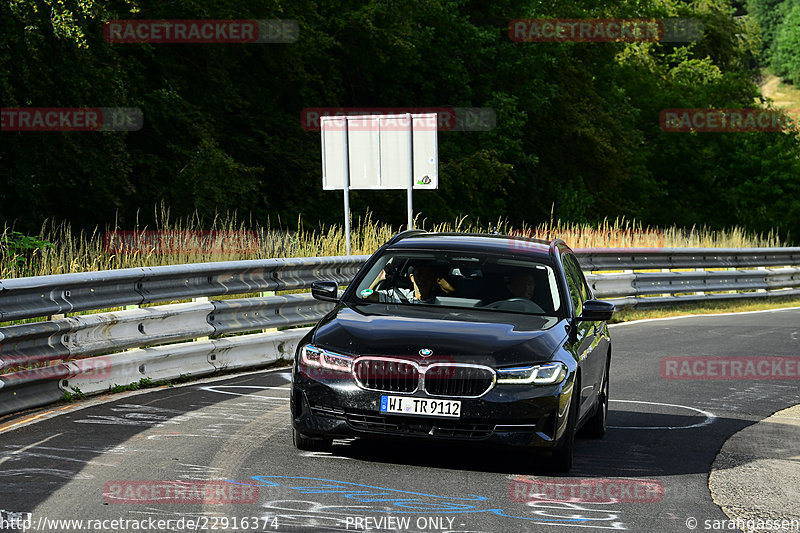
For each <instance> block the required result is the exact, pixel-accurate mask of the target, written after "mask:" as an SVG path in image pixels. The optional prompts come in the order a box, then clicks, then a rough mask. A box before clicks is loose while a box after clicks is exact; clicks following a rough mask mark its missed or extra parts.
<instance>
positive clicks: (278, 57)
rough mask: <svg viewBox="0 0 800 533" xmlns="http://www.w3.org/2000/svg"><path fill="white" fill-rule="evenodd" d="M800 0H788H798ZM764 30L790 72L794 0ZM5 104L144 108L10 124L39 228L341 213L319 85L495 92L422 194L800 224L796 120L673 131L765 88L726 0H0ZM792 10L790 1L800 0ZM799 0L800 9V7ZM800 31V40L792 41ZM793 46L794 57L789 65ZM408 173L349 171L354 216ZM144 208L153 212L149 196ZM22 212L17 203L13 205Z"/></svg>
mask: <svg viewBox="0 0 800 533" xmlns="http://www.w3.org/2000/svg"><path fill="white" fill-rule="evenodd" d="M794 1H795V0H786V2H794ZM747 5H748V9H749V10H750V12H751V13H752V14H753V16H754V18H755V19H756V20H757V21H758V22H759V24H760V26H761V32H762V37H763V42H764V46H766V47H769V46H771V45H772V42H773V41H774V43H775V57H776V58H777V59H776V60H778V61H782V62H783V63H782V64H784V63H785V64H786V68H787V69H788V70H786V73H787V74H786V75H787V76H794V74H791V73H792V72H796V70H794V71H793V70H792V69H793V68H795V66H796V63H793V61H796V59H797V55H798V54H797V52H796V50H797V47H796V46H795V44H794V43H796V39H797V28H798V26H797V24H795V25H794V26H793V27H789V26H790V24H791V21H793V20H795V19H791V20H790V18H787V19H786V21H785V22H784V24H783V25H781V23H780V21H782V20H783V19H782V18H780V17H778V16H777V15H776V13H777V11H778V7H780V6H779V5H783V3H782V2H779V1H776V0H749V2H748V4H747ZM0 7H1V8H2V16H1V17H0V68H1V69H2V71H3V72H4V75H3V76H2V77H0V99H2V102H3V105H4V106H48V107H50V106H65V107H80V106H95V107H116V106H120V107H138V108H140V109H141V110H142V111H143V114H144V118H145V124H144V127H143V128H142V130H141V131H138V132H128V133H125V132H93V133H11V132H2V134H1V135H2V141H3V142H2V143H0V160H2V164H3V167H4V173H3V181H4V183H3V187H0V213H2V215H0V217H2V218H3V219H5V220H6V221H9V222H10V223H12V224H14V226H15V227H17V228H18V229H20V230H22V231H25V232H31V231H35V229H36V228H38V226H39V225H40V222H41V220H42V219H44V218H55V219H56V220H68V221H70V222H71V223H72V224H74V225H75V226H77V227H79V228H89V227H94V226H95V225H98V224H99V225H103V224H107V223H114V224H117V225H119V226H120V227H132V226H134V225H136V224H137V223H139V224H147V223H148V222H151V220H148V219H147V216H148V215H146V214H147V213H151V212H152V211H153V208H152V207H153V206H154V205H158V204H159V203H160V202H163V201H166V202H167V204H168V205H170V206H171V208H172V210H173V213H174V215H175V216H187V215H191V214H192V213H194V212H195V211H196V212H198V213H199V215H200V216H202V217H206V218H208V219H212V218H213V217H214V215H215V213H217V212H225V211H232V210H238V211H239V212H240V213H249V214H250V215H251V216H252V217H253V218H254V219H255V220H261V221H267V220H269V219H272V220H275V219H278V220H285V221H293V220H297V217H298V215H303V217H302V220H303V221H304V223H306V221H307V222H308V223H309V224H315V223H317V222H318V223H320V224H322V225H326V224H331V223H336V222H339V221H340V220H341V194H340V193H339V194H337V193H332V192H323V191H322V190H321V187H320V181H321V180H320V170H319V169H320V147H319V134H318V133H314V132H307V131H304V130H303V129H302V128H301V126H300V121H299V116H300V112H301V110H302V109H304V108H308V107H316V106H325V107H330V106H352V107H369V106H376V107H377V106H380V107H413V106H454V107H455V106H457V107H491V108H493V109H494V110H495V112H496V115H497V127H496V128H495V129H494V130H492V131H487V132H442V133H440V135H439V153H440V172H441V176H440V178H441V179H440V182H441V185H440V186H441V188H440V190H439V191H437V192H419V193H418V194H417V195H416V197H415V207H416V208H417V209H418V210H419V211H422V212H423V213H424V216H425V217H427V218H428V219H430V220H438V221H441V220H450V219H452V218H454V217H455V216H457V215H459V214H464V213H466V214H468V215H469V216H470V217H472V218H474V219H482V220H492V219H497V218H498V217H501V216H505V217H508V219H509V220H510V221H511V222H512V223H515V224H517V225H519V224H520V223H521V222H522V221H527V222H528V223H530V224H536V223H539V222H541V221H545V220H548V219H549V218H550V217H551V216H555V217H557V218H560V219H562V220H565V221H566V220H570V221H574V222H599V221H601V220H603V219H604V218H607V217H608V218H612V219H613V218H616V217H621V216H625V217H629V218H634V217H635V218H636V219H637V220H640V221H641V222H643V223H644V224H650V225H654V224H658V225H665V226H672V225H674V224H677V225H680V226H687V227H689V226H692V225H703V224H707V225H708V226H709V227H710V228H719V227H722V226H726V225H727V226H729V225H734V224H738V223H743V224H746V225H747V227H748V228H749V229H752V230H756V231H766V230H768V229H769V228H772V227H776V228H778V229H779V230H780V231H781V233H782V235H784V236H785V235H786V234H787V233H789V232H791V234H792V235H798V234H800V217H798V216H797V210H798V205H800V195H797V194H795V191H796V185H794V183H795V182H796V177H797V176H798V175H800V161H798V157H797V154H798V150H799V149H800V140H798V138H797V137H796V136H793V135H790V134H783V133H763V134H733V133H731V134H718V133H705V134H684V133H680V134H679V133H666V132H664V131H662V130H661V129H660V127H659V124H658V117H659V112H660V111H661V110H662V109H665V108H675V107H700V108H705V107H750V106H752V105H753V102H754V99H755V98H756V97H757V96H758V91H757V88H756V85H755V83H754V71H753V70H752V69H753V67H754V65H755V63H756V61H757V57H756V54H757V53H758V50H757V48H758V46H757V44H756V43H757V42H758V36H757V35H756V32H757V30H756V29H755V28H754V27H752V25H749V24H748V22H747V20H744V21H743V22H742V21H740V19H735V18H734V16H736V15H738V14H740V13H738V12H736V11H734V10H733V9H732V8H731V7H730V5H729V3H728V2H726V1H724V0H705V1H704V2H698V3H684V2H680V1H678V0H663V1H659V2H656V1H655V0H637V1H635V2H633V1H629V0H616V1H613V2H609V3H605V4H597V3H595V2H589V1H588V0H575V1H572V2H570V3H555V2H540V1H538V0H527V1H524V2H517V1H511V0H499V1H496V2H478V1H471V0H467V1H463V0H458V1H457V0H430V1H428V0H409V1H406V2H381V1H377V0H364V1H355V0H330V1H325V2H317V1H314V0H298V1H296V2H289V3H287V2H279V1H278V0H254V1H252V2H247V3H241V2H236V1H234V0H216V1H215V2H211V3H209V2H202V1H200V0H176V1H174V2H152V1H142V0H108V1H100V0H3V1H2V2H0ZM792 13H795V11H794V10H793V11H792ZM645 16H646V17H659V16H669V17H689V18H699V19H701V20H702V21H703V24H704V28H705V38H704V39H702V40H701V41H699V42H696V43H628V44H626V43H517V42H513V41H511V40H510V39H509V37H508V34H507V26H508V22H509V21H510V20H512V19H516V18H525V17H571V18H577V17H600V18H604V17H645ZM792 16H794V17H796V16H797V15H792ZM137 17H140V18H143V19H161V18H169V19H175V18H213V19H222V18H239V19H241V18H257V19H268V18H283V19H294V20H297V21H298V24H299V27H300V38H299V40H298V41H297V42H295V43H292V44H270V45H267V44H247V45H245V44H241V45H240V44H236V45H223V44H204V45H177V44H175V45H164V44H162V45H156V44H110V43H108V42H106V41H105V40H104V38H103V31H102V29H103V23H104V21H106V20H111V19H119V18H137ZM792 47H794V48H792ZM792 65H795V66H792ZM404 203H405V202H404V198H403V195H402V193H401V192H372V191H362V192H354V193H353V194H352V198H351V205H352V208H353V211H354V215H356V216H357V215H358V214H362V213H365V212H366V211H367V210H368V209H369V210H370V211H371V212H372V213H373V214H374V216H375V218H376V219H377V220H380V221H384V222H389V223H394V224H400V223H402V222H403V221H404V218H405V205H404ZM142 213H145V215H142ZM14 221H16V222H14Z"/></svg>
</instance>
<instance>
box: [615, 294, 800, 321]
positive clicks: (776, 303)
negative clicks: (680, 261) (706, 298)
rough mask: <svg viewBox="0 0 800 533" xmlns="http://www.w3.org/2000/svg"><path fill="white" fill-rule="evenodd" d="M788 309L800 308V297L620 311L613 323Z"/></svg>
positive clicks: (688, 304)
mask: <svg viewBox="0 0 800 533" xmlns="http://www.w3.org/2000/svg"><path fill="white" fill-rule="evenodd" d="M786 307H800V297H786V298H777V297H772V298H756V299H752V300H750V299H748V300H726V301H719V302H704V303H698V302H683V303H676V304H675V305H673V306H664V307H661V308H657V309H620V310H619V311H617V312H615V313H614V318H613V319H612V320H611V323H619V322H631V321H633V320H643V319H647V318H665V317H671V316H685V315H712V314H719V313H744V312H747V311H764V310H768V309H783V308H786Z"/></svg>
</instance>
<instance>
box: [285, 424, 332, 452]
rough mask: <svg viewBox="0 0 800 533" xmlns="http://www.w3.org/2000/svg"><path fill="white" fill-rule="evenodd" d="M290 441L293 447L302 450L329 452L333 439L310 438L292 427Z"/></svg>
mask: <svg viewBox="0 0 800 533" xmlns="http://www.w3.org/2000/svg"><path fill="white" fill-rule="evenodd" d="M292 441H293V442H294V446H295V448H297V449H298V450H302V451H304V452H330V451H331V449H332V448H333V439H312V438H311V437H307V436H305V435H303V434H302V433H300V432H299V431H297V430H296V429H294V428H292Z"/></svg>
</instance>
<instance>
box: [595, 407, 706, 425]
mask: <svg viewBox="0 0 800 533" xmlns="http://www.w3.org/2000/svg"><path fill="white" fill-rule="evenodd" d="M609 402H620V403H639V404H643V405H659V406H662V407H677V408H678V409H687V410H689V411H694V412H695V413H698V414H701V415H703V416H705V417H706V418H705V420H703V421H702V422H698V423H697V424H692V425H691V426H608V427H610V428H613V429H692V428H699V427H703V426H707V425H709V424H710V423H712V422H713V421H714V420H715V419H716V418H717V416H716V415H715V414H713V413H710V412H708V411H703V410H702V409H697V408H696V407H689V406H688V405H678V404H674V403H658V402H641V401H637V400H609Z"/></svg>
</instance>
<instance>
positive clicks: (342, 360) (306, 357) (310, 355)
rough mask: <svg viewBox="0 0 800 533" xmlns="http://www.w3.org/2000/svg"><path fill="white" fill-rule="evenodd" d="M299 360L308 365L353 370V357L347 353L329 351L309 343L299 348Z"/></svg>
mask: <svg viewBox="0 0 800 533" xmlns="http://www.w3.org/2000/svg"><path fill="white" fill-rule="evenodd" d="M300 360H301V361H302V362H303V364H305V365H306V366H310V367H317V368H327V369H328V370H335V371H338V372H351V371H352V370H353V358H352V357H350V356H349V355H342V354H338V353H333V352H329V351H328V350H323V349H322V348H317V347H316V346H313V345H311V344H307V345H305V346H303V347H302V348H301V349H300Z"/></svg>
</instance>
